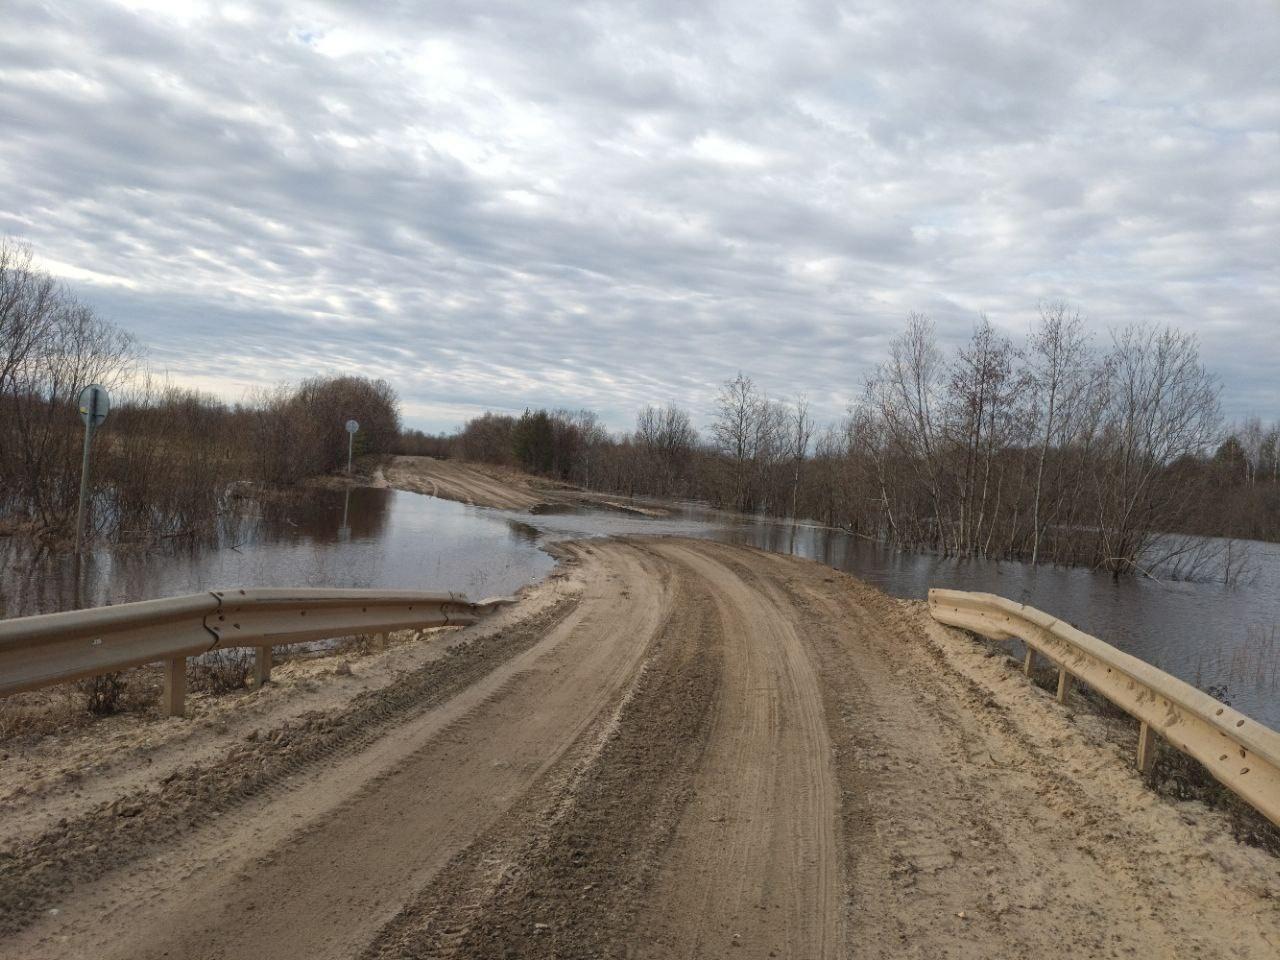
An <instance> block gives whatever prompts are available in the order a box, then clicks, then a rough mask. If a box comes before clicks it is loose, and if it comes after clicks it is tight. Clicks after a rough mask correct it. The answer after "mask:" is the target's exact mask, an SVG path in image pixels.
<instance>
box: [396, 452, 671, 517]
mask: <svg viewBox="0 0 1280 960" xmlns="http://www.w3.org/2000/svg"><path fill="white" fill-rule="evenodd" d="M382 476H383V478H384V479H385V482H386V484H387V486H390V487H394V488H395V489H397V490H407V491H409V492H411V493H425V494H428V495H430V496H433V497H440V498H441V499H444V500H456V501H457V502H459V503H467V504H471V505H473V506H477V507H495V508H497V509H499V510H525V511H534V512H537V511H542V510H553V509H555V508H556V507H563V506H566V505H579V504H581V505H585V506H592V507H600V508H604V509H607V510H618V511H621V512H623V513H630V514H636V515H639V516H647V517H660V516H667V515H668V514H669V513H670V511H669V510H668V509H666V508H665V507H662V506H661V505H659V504H655V503H648V502H643V503H642V502H639V501H635V500H629V499H627V498H625V497H618V496H613V495H610V494H606V493H599V492H596V491H590V490H580V489H578V488H577V487H572V486H569V485H568V484H558V483H555V482H553V481H550V480H546V479H543V478H541V477H535V476H531V475H529V474H526V473H520V472H519V471H517V470H510V469H506V468H503V467H495V466H490V465H488V464H479V463H466V462H463V461H461V460H437V459H435V458H434V457H393V458H392V459H391V462H390V463H389V464H388V465H387V466H386V468H385V469H384V470H383V472H382Z"/></svg>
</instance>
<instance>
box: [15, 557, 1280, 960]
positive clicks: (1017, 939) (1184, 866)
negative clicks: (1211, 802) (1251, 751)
mask: <svg viewBox="0 0 1280 960" xmlns="http://www.w3.org/2000/svg"><path fill="white" fill-rule="evenodd" d="M565 550H566V561H565V563H564V565H563V566H562V568H561V570H560V573H559V574H558V576H556V577H555V578H553V579H551V580H550V581H548V582H547V583H546V584H543V585H542V586H540V587H538V588H536V589H535V590H533V591H531V592H530V594H529V595H528V596H527V597H526V598H525V600H524V601H523V602H522V603H521V604H519V605H517V606H516V607H514V608H511V609H509V610H506V611H504V612H503V613H501V614H499V615H498V616H497V618H495V620H493V621H491V622H487V623H485V624H483V625H479V626H476V627H472V628H468V629H466V630H462V631H456V630H455V631H441V632H434V633H432V634H430V635H429V636H428V637H426V638H424V639H422V640H419V641H415V642H413V643H408V644H401V645H398V646H396V647H394V648H393V649H392V650H391V651H387V652H384V653H382V654H378V655H376V656H372V657H369V658H366V659H363V660H357V661H354V662H353V664H352V669H351V674H350V675H346V674H339V673H337V672H335V671H330V672H327V673H320V674H316V675H314V676H309V677H308V679H307V683H306V684H305V685H304V684H299V685H298V689H297V691H296V693H295V694H294V695H292V696H283V695H279V696H277V697H276V699H275V700H274V701H272V699H271V697H272V694H271V693H270V688H269V687H268V688H267V689H266V690H264V691H261V692H260V693H253V694H249V695H248V696H246V697H244V698H243V703H242V706H241V709H239V710H238V711H235V712H234V713H233V714H222V713H218V711H217V709H216V708H215V706H213V705H209V706H208V707H207V709H206V710H205V712H198V713H197V716H196V717H195V718H194V719H193V720H190V721H153V722H152V724H150V725H147V724H143V725H141V726H138V727H135V728H129V729H127V730H120V731H118V732H117V735H119V736H123V737H124V738H125V741H126V743H120V744H115V745H114V746H112V747H111V748H110V749H107V750H106V751H105V752H104V753H103V754H102V756H103V757H104V758H105V759H104V760H103V761H102V762H101V763H89V764H86V767H85V769H84V770H83V771H82V773H81V775H80V776H78V777H77V778H74V779H73V780H71V781H67V780H65V779H62V774H59V775H58V777H57V778H55V779H57V783H58V786H57V787H56V788H54V789H50V788H48V787H39V786H37V785H34V784H33V782H32V778H37V777H38V776H39V771H38V770H37V769H36V767H38V764H37V765H35V766H33V761H32V759H31V757H20V758H16V759H18V760H19V761H20V765H21V768H22V770H23V771H24V772H23V774H22V777H23V783H22V784H21V786H22V787H23V789H22V792H21V793H20V794H17V795H16V796H15V790H16V787H13V786H12V785H11V784H9V783H6V784H5V785H4V789H5V790H6V791H7V794H6V800H5V802H6V803H12V804H13V806H12V808H11V809H13V811H14V814H15V815H14V816H13V817H10V816H8V815H6V821H5V827H4V830H5V834H4V836H2V837H0V931H2V932H3V936H2V937H0V956H4V957H10V956H12V957H24V958H38V957H69V956H95V957H104V958H110V957H130V958H136V957H161V956H164V957H170V958H175V957H210V956H218V957H260V958H270V957H299V956H306V957H351V956H362V957H366V958H383V957H400V956H424V957H426V956H430V957H466V958H479V957H492V956H500V955H503V954H504V953H505V954H507V955H513V956H522V957H600V956H616V957H624V956H625V957H651V958H658V957H688V958H693V957H712V956H734V957H747V958H755V957H760V958H764V957H771V956H772V957H795V958H806V960H807V958H836V957H912V956H916V957H935V956H943V955H947V956H956V957H965V956H973V957H979V956H982V957H988V956H1009V957H1017V956H1035V955H1049V956H1061V955H1073V956H1113V955H1115V956H1124V955H1134V956H1190V955H1195V956H1202V957H1274V956H1275V949H1276V945H1277V944H1278V943H1280V910H1278V909H1277V907H1276V904H1277V902H1278V900H1280V871H1278V870H1277V867H1276V863H1277V861H1276V860H1275V859H1274V858H1272V857H1271V856H1269V855H1268V854H1266V853H1264V852H1263V851H1260V850H1257V849H1254V848H1250V847H1247V846H1244V845H1241V844H1239V843H1237V842H1236V841H1235V840H1233V839H1232V838H1231V837H1230V835H1229V826H1228V824H1227V823H1226V821H1225V818H1224V817H1223V816H1222V815H1221V814H1219V813H1218V812H1216V811H1214V810H1210V809H1208V808H1206V807H1203V806H1201V805H1199V804H1196V803H1181V804H1175V803H1171V802H1169V801H1166V800H1164V799H1161V798H1160V797H1157V796H1156V795H1154V794H1153V793H1151V792H1150V791H1149V790H1147V789H1146V788H1145V787H1144V785H1143V783H1142V781H1141V779H1140V778H1139V777H1138V775H1137V774H1136V772H1134V771H1133V770H1132V769H1131V762H1130V758H1129V756H1128V754H1127V752H1126V751H1125V749H1124V748H1123V747H1122V746H1120V745H1116V744H1113V743H1111V742H1110V741H1109V740H1108V739H1107V736H1106V731H1105V730H1103V729H1102V728H1101V726H1100V725H1099V724H1097V723H1095V721H1094V719H1093V718H1091V717H1089V716H1087V715H1086V714H1085V713H1084V712H1083V711H1080V712H1076V711H1075V710H1073V709H1072V708H1071V706H1070V705H1068V706H1067V707H1065V708H1064V707H1061V706H1060V705H1058V704H1056V703H1055V702H1054V701H1053V699H1052V697H1051V696H1049V695H1048V694H1046V693H1044V692H1043V691H1041V690H1039V689H1038V688H1036V687H1035V686H1033V685H1030V684H1028V683H1026V681H1025V678H1024V677H1022V675H1021V674H1020V673H1019V672H1017V670H1016V668H1015V667H1014V665H1013V664H1011V663H1010V662H1009V661H1007V660H1005V659H1004V658H1002V657H999V656H992V655H990V651H989V650H988V649H987V648H985V647H984V646H981V645H979V644H976V643H974V642H973V641H972V640H970V639H969V638H967V637H965V636H963V635H961V634H959V633H957V632H955V631H952V630H949V629H947V628H943V627H941V626H939V625H937V624H936V623H934V622H932V621H931V620H930V619H929V618H928V615H927V613H926V612H925V611H924V610H923V608H922V606H921V605H918V604H909V603H903V602H900V601H895V600H892V599H890V598H888V597H886V596H885V595H883V594H881V593H880V592H879V591H876V590H875V589H873V588H871V587H869V586H867V585H865V584H863V583H860V582H859V581H857V580H854V579H853V578H850V577H848V576H845V575H843V574H840V573H837V572H835V571H832V570H830V569H828V568H826V567H822V566H820V565H818V564H814V563H810V562H807V561H803V560H797V559H795V558H789V557H782V556H777V555H773V554H767V553H763V552H761V551H757V550H753V549H749V548H742V547H732V546H726V545H723V544H715V543H709V542H702V541H691V540H680V539H645V540H602V541H590V542H584V543H578V544H571V545H569V546H567V547H566V548H565ZM286 676H288V674H287V673H286ZM308 698H309V699H308ZM302 703H305V704H306V705H307V706H306V709H301V708H300V707H299V706H298V705H299V704H302ZM264 704H265V705H266V706H264ZM215 717H216V718H217V719H211V718H215ZM242 718H243V719H242ZM184 724H185V726H184ZM180 731H186V733H185V739H179V733H178V732H180ZM142 735H146V736H149V737H151V738H152V743H151V746H150V747H147V748H138V745H137V744H136V743H134V744H133V745H132V746H129V745H128V744H127V741H128V740H129V738H131V737H134V738H136V737H138V736H142ZM77 736H79V737H80V738H81V739H80V740H79V741H78V744H77V745H76V746H74V747H72V746H71V745H70V743H69V742H68V745H67V746H66V747H65V749H64V750H63V751H62V753H61V754H59V753H58V751H57V750H55V749H53V748H46V750H45V752H46V754H47V756H46V760H47V761H48V763H49V764H50V765H51V768H52V766H57V764H61V766H60V767H58V769H59V770H64V772H65V768H66V766H67V764H68V763H69V762H70V761H69V759H68V758H69V757H72V756H74V755H75V751H80V752H82V753H84V754H85V755H86V757H88V756H91V755H92V750H91V747H92V743H91V741H90V740H89V739H88V738H90V737H91V736H92V733H89V732H82V733H81V734H78V735H77ZM55 755H56V756H55ZM11 759H14V758H6V761H5V763H6V765H8V763H9V762H10V760H11ZM55 761H56V762H55ZM6 779H7V774H6ZM50 811H53V812H52V813H51V812H50ZM54 815H56V819H52V817H53V816H54Z"/></svg>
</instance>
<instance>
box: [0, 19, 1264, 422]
mask: <svg viewBox="0 0 1280 960" xmlns="http://www.w3.org/2000/svg"><path fill="white" fill-rule="evenodd" d="M375 7H376V8H377V9H376V10H375V9H373V8H375ZM4 21H5V27H4V29H3V30H0V233H4V234H9V235H14V236H19V237H22V238H24V239H26V240H28V241H30V242H31V243H32V244H33V246H34V247H35V248H36V250H37V252H38V253H39V254H40V255H41V256H42V257H43V259H44V261H45V262H46V264H47V265H48V266H49V267H50V268H51V269H53V270H55V271H56V272H58V273H61V274H63V275H65V276H66V277H67V278H68V280H69V281H71V282H72V283H73V284H74V286H75V287H76V289H77V290H78V291H79V292H80V293H81V294H82V295H83V296H84V297H85V298H86V299H88V300H89V301H90V302H92V303H94V304H95V305H96V306H98V307H99V308H100V309H101V310H102V312H104V313H105V314H106V315H108V316H110V317H111V318H112V319H115V320H116V321H118V322H119V323H121V324H122V325H123V326H125V327H126V328H128V329H130V330H132V331H134V332H135V333H136V334H138V336H139V337H140V338H141V339H143V340H144V341H145V342H146V343H147V344H148V345H149V347H150V349H151V354H152V357H153V358H154V359H155V360H156V361H157V362H158V364H159V365H160V366H162V367H164V368H167V369H168V370H169V371H170V372H171V373H172V375H173V376H174V377H175V379H178V380H180V381H184V382H188V383H191V384H193V385H196V386H199V387H202V388H205V389H210V390H214V391H216V392H218V393H220V394H222V395H224V396H228V397H233V398H234V397H236V396H239V395H240V394H242V393H243V392H244V390H245V389H247V388H248V387H250V386H252V385H256V384H262V383H270V382H275V381H279V380H282V379H298V378H300V377H303V376H307V375H310V374H311V373H314V372H318V371H322V370H329V369H336V368H342V369H349V370H357V371H361V372H365V373H369V374H373V375H380V376H385V377H387V378H388V379H390V380H391V381H392V382H393V383H395V384H396V385H397V387H398V388H399V389H400V391H401V393H402V395H403V397H404V399H405V402H406V409H407V412H408V419H409V420H410V422H412V423H414V424H415V425H419V426H424V427H428V428H443V427H448V426H451V425H453V424H454V423H456V422H458V421H459V420H461V419H462V418H464V417H465V416H467V415H470V414H471V413H474V412H476V411H478V410H481V409H484V408H515V409H518V408H520V407H522V406H524V405H525V404H539V405H550V406H571V407H579V406H587V407H592V408H595V409H597V410H599V411H601V412H602V413H603V414H604V415H605V417H606V419H607V420H608V421H609V422H610V423H611V425H613V426H617V427H623V426H626V425H627V424H628V423H629V421H630V417H631V413H632V411H633V410H634V408H635V407H636V406H638V405H640V404H642V403H646V402H663V401H666V400H668V399H674V400H676V401H679V402H681V403H685V404H688V405H691V406H693V407H695V409H697V410H698V411H699V412H700V413H703V412H705V411H706V409H707V407H708V405H709V402H710V400H711V398H712V397H713V395H714V392H715V389H716V385H717V383H718V382H719V381H721V380H723V379H725V378H727V377H731V376H732V375H733V374H734V373H735V372H736V371H738V370H739V369H741V370H743V371H745V372H747V373H749V374H751V375H753V376H754V377H755V378H756V379H757V380H758V381H759V382H760V383H761V384H762V385H763V386H764V387H765V388H766V389H768V390H769V391H770V392H771V393H773V394H776V395H779V396H785V395H788V394H791V393H796V392H801V391H803V392H805V393H807V394H808V395H809V396H810V398H811V399H812V400H813V402H814V405H815V407H816V409H817V411H818V412H819V413H820V415H822V416H824V417H826V418H830V419H834V418H835V417H838V416H839V415H840V413H841V412H842V411H843V409H844V407H845V406H846V404H847V403H848V402H849V400H850V399H852V398H853V397H855V396H856V395H857V393H858V390H859V383H860V381H861V378H862V376H863V375H864V373H865V372H866V370H867V369H868V368H869V366H870V365H871V364H873V363H874V362H876V361H877V360H879V359H880V358H881V357H883V355H884V351H885V348H886V344H887V342H888V340H889V338H890V337H891V336H892V335H893V334H894V333H895V332H896V331H897V330H898V329H899V328H900V327H901V325H902V322H903V320H904V318H905V316H906V315H907V313H908V312H910V311H912V310H921V311H925V312H927V313H929V314H931V315H932V316H933V317H934V318H935V320H936V321H937V323H938V326H939V330H940V332H941V333H942V335H943V336H944V337H945V338H947V339H948V340H959V339H962V338H963V337H965V336H966V335H967V333H968V331H969V330H970V328H971V327H972V324H973V321H974V319H975V317H976V316H977V314H978V313H979V312H980V311H985V312H986V313H987V314H988V315H989V316H990V317H991V319H992V320H993V321H995V322H996V323H997V324H999V325H1000V326H1001V327H1003V328H1005V329H1006V330H1008V331H1009V332H1010V333H1020V332H1021V331H1023V330H1025V329H1026V327H1027V325H1028V323H1029V322H1030V320H1031V319H1032V318H1033V317H1034V315H1035V308H1036V304H1037V302H1038V301H1040V300H1043V299H1066V300H1069V301H1071V302H1073V303H1075V304H1077V305H1078V306H1079V307H1080V308H1081V309H1082V310H1083V311H1084V312H1085V313H1086V314H1087V315H1088V317H1089V318H1090V322H1091V324H1093V325H1094V326H1095V327H1096V328H1097V330H1098V331H1099V337H1100V338H1101V337H1105V333H1104V331H1105V328H1106V327H1107V326H1109V325H1117V324H1121V323H1126V322H1129V321H1134V320H1153V321H1168V322H1173V323H1176V324H1178V325H1180V326H1182V327H1184V328H1189V329H1193V330H1195V331H1196V332H1197V333H1198V334H1199V336H1200V338H1201V342H1202V344H1203V345H1204V351H1205V354H1206V358H1207V359H1208V361H1209V362H1210V364H1211V365H1212V366H1213V368H1214V369H1215V370H1216V371H1217V372H1218V373H1219V374H1220V375H1221V376H1222V378H1223V381H1224V385H1225V400H1226V407H1227V410H1228V413H1230V414H1232V415H1236V416H1239V415H1243V414H1246V413H1251V412H1258V413H1262V414H1265V415H1268V416H1274V415H1276V414H1277V413H1280V378H1277V377H1276V376H1275V370H1276V369H1278V368H1280V309H1278V308H1277V304H1278V303H1280V256H1278V251H1280V57H1277V55H1276V51H1278V50H1280V8H1277V7H1276V6H1275V4H1274V3H1272V2H1269V0H1256V2H1252V3H1250V2H1242V3H1233V4H1229V5H1222V4H1210V3H1198V2H1197V3H1184V4H1176V5H1169V4H1167V3H1157V2H1145V3H1143V2H1138V3H1126V4H1113V3H1096V4H1095V3H1070V2H1065V0H1064V2H1060V3H1008V4H997V5H992V4H987V5H983V9H982V10H981V11H979V10H976V9H973V8H972V5H965V4H952V5H941V4H935V3H924V2H911V0H907V2H892V3H890V2H884V3H880V4H835V3H808V4H785V3H722V4H702V3H695V2H679V3H675V2H661V0H654V2H633V3H627V4H618V3H612V2H601V3H551V4H535V3H528V2H524V0H520V2H491V3H485V4H473V3H457V2H448V0H441V2H433V3H430V4H419V3H409V2H403V3H393V4H364V3H357V2H349V3H344V2H340V0H331V2H305V3H290V4H279V3H271V2H261V3H259V2H254V3H244V4H239V5H237V4H216V3H174V2H147V3H131V2H124V3H119V4H116V3H108V2H98V3H65V2H50V3H33V2H30V0H16V2H10V3H6V4H5V12H4Z"/></svg>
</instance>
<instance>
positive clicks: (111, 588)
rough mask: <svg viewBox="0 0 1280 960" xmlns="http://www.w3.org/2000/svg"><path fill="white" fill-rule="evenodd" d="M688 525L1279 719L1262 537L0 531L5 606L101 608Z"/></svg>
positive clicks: (565, 529) (477, 574) (1275, 614)
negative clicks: (1190, 563)
mask: <svg viewBox="0 0 1280 960" xmlns="http://www.w3.org/2000/svg"><path fill="white" fill-rule="evenodd" d="M613 534H635V535H645V534H649V535H653V534H658V535H661V534H676V535H683V536H695V537H708V538H713V539H717V540H723V541H726V542H731V543H745V544H751V545H754V546H758V547H762V548H764V549H767V550H772V551H775V552H779V553H787V554H794V555H797V556H801V557H807V558H810V559H813V560H818V561H820V562H822V563H825V564H828V565H830V566H832V567H835V568H837V569H840V570H844V571H847V572H849V573H852V574H854V575H856V576H858V577H860V578H862V579H864V580H866V581H867V582H869V583H873V584H875V585H876V586H878V587H880V588H881V589H883V590H884V591H885V592H887V593H890V594H893V595H895V596H899V597H908V598H914V599H922V598H923V597H924V596H925V595H926V593H927V592H928V589H929V587H931V586H933V587H951V588H955V589H960V590H981V591H986V592H990V593H997V594H1000V595H1001V596H1005V597H1010V598H1012V599H1014V600H1019V601H1022V602H1024V603H1029V604H1032V605H1033V606H1036V607H1039V608H1041V609H1043V610H1046V611H1048V612H1050V613H1052V614H1054V615H1055V616H1058V617H1061V618H1062V619H1064V620H1067V621H1069V622H1071V623H1073V624H1075V625H1076V626H1078V627H1080V628H1081V629H1083V630H1085V631H1087V632H1089V633H1092V634H1094V635H1096V636H1099V637H1102V638H1103V639H1105V640H1106V641H1108V642H1109V643H1112V644H1115V645H1116V646H1118V647H1120V648H1121V649H1124V650H1127V651H1129V652H1130V653H1132V654H1134V655H1135V656H1138V657H1141V658H1142V659H1144V660H1146V661H1148V662H1150V663H1153V664H1155V665H1156V666H1158V667H1161V668H1162V669H1164V670H1167V671H1169V672H1170V673H1173V674H1175V675H1176V676H1180V677H1182V678H1183V679H1185V680H1187V681H1189V682H1191V683H1193V684H1195V685H1196V686H1199V687H1201V688H1210V687H1212V688H1215V690H1221V689H1222V688H1225V689H1226V691H1227V696H1228V698H1229V699H1230V700H1231V701H1232V703H1233V705H1234V706H1236V707H1237V708H1238V709H1241V710H1243V711H1244V712H1245V713H1248V714H1251V715H1253V716H1255V717H1257V718H1258V719H1260V720H1263V721H1264V722H1266V723H1269V724H1270V725H1272V726H1274V727H1280V704H1278V703H1277V699H1276V693H1277V685H1278V684H1280V676H1278V674H1277V660H1278V658H1280V640H1278V639H1277V633H1278V630H1280V628H1278V625H1280V546H1277V545H1275V544H1253V545H1252V550H1253V567H1254V569H1255V571H1256V573H1255V576H1254V577H1253V579H1252V581H1251V582H1250V584H1249V585H1248V586H1247V587H1240V588H1233V587H1227V586H1223V585H1221V584H1198V583H1165V584H1161V583H1156V582H1154V581H1151V580H1122V581H1120V582H1118V583H1117V582H1116V581H1114V580H1112V578H1111V577H1110V576H1108V575H1107V574H1104V573H1094V572H1092V571H1089V570H1081V569H1076V568H1055V567H1044V566H1041V567H1030V566H1028V565H1026V564H1021V563H999V562H993V561H987V560H957V559H943V558H939V557H936V556H933V555H929V554H919V553H909V552H903V551H899V550H894V549H892V548H888V547H885V546H883V545H881V544H876V543H871V542H868V541H865V540H860V539H857V538H855V537H852V536H850V535H848V534H846V533H843V532H842V531H838V530H830V529H826V528H822V527H816V526H812V525H808V524H788V523H777V522H767V521H749V520H748V521H744V520H742V519H741V518H736V517H729V516H726V515H724V514H720V513H717V512H714V511H710V510H706V509H703V508H700V507H697V506H693V505H688V506H685V507H684V508H683V509H682V511H681V513H680V514H679V515H677V516H674V517H670V518H664V519H650V518H646V517H642V516H637V515H630V514H621V513H615V512H610V511H598V510H591V509H586V508H576V509H570V510H566V511H562V512H555V513H539V514H532V513H513V512H510V511H499V510H487V509H483V508H478V507H468V506H465V505H463V504H458V503H453V502H450V501H446V500H437V499H435V498H433V497H427V496H422V495H419V494H414V493H402V492H399V491H395V490H377V489H370V488H357V489H354V490H351V491H347V492H346V493H343V492H338V491H328V490H317V491H312V492H309V493H308V495H307V498H306V501H305V502H304V503H301V504H298V503H292V504H266V505H263V506H262V507H261V508H260V510H259V511H258V512H257V513H256V514H254V515H253V516H250V517H243V518H238V519H235V520H232V521H229V522H228V524H227V526H226V529H224V531H223V532H222V533H221V534H220V536H219V541H218V543H216V544H214V545H212V546H200V547H195V546H190V545H187V546H178V545H168V546H162V547H153V548H148V549H145V550H140V549H128V548H125V549H117V550H101V551H98V552H96V553H93V554H92V555H90V556H88V557H86V559H85V563H84V569H83V570H82V571H81V575H80V577H79V578H77V576H76V569H75V565H74V562H73V560H72V559H71V558H69V557H65V556H62V557H52V556H49V555H47V554H43V555H42V554H32V553H30V552H29V551H25V550H24V549H23V548H20V547H19V546H17V545H16V544H14V543H12V542H9V541H6V540H0V616H9V617H13V616H22V615H24V614H30V613H40V612H49V611H54V610H64V609H72V608H74V607H76V606H99V605H102V604H107V603H121V602H124V601H128V600H138V599H146V598H150V597H161V596H170V595H174V594H181V593H192V592H195V591H199V590H210V589H214V588H218V587H230V586H308V585H310V586H323V585H327V586H341V587H405V588H410V589H420V590H453V591H458V592H463V593H466V594H467V595H468V596H471V597H474V598H477V599H478V598H481V597H486V596H493V595H497V594H508V593H512V592H514V591H515V590H517V589H518V588H519V587H520V586H522V585H524V584H526V583H530V582H532V581H534V580H537V579H538V578H540V577H542V576H544V575H545V574H546V573H547V572H548V571H549V570H550V569H551V567H552V566H553V561H552V560H551V558H550V557H549V556H548V555H547V554H546V553H545V552H544V551H543V550H542V549H541V546H542V545H543V544H545V543H547V542H550V541H555V540H563V539H567V538H573V537H590V536H604V535H613Z"/></svg>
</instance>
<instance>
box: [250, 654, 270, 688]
mask: <svg viewBox="0 0 1280 960" xmlns="http://www.w3.org/2000/svg"><path fill="white" fill-rule="evenodd" d="M270 679H271V647H258V655H257V656H256V657H254V658H253V685H254V686H255V687H261V686H262V685H263V684H264V683H266V682H267V681H269V680H270Z"/></svg>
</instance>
